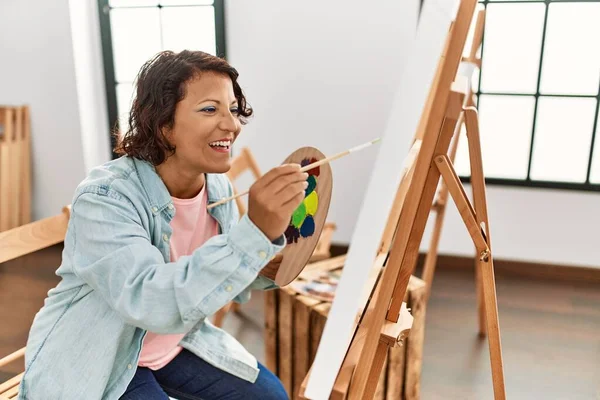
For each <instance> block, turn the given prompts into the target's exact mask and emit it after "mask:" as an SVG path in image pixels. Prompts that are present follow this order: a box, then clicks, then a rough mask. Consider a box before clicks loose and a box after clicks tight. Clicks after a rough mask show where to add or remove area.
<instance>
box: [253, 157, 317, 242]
mask: <svg viewBox="0 0 600 400" xmlns="http://www.w3.org/2000/svg"><path fill="white" fill-rule="evenodd" d="M300 168H301V167H300V165H298V164H284V165H281V166H279V167H275V168H273V169H272V170H270V171H269V172H267V173H266V174H265V175H263V176H262V177H260V178H259V179H258V180H257V181H256V182H254V184H253V185H252V186H251V187H250V193H249V196H248V217H249V218H250V220H251V221H252V222H253V223H254V225H256V226H257V227H258V228H259V229H260V230H261V231H262V232H263V233H264V234H265V236H266V237H267V238H269V240H271V241H273V240H275V239H277V238H278V237H279V236H281V234H282V233H283V232H285V230H286V229H287V227H288V225H289V223H290V218H291V217H292V214H293V212H294V211H295V210H296V208H298V206H299V205H300V203H302V200H304V190H305V189H306V188H307V186H308V183H307V182H306V179H307V178H308V174H307V173H306V172H300Z"/></svg>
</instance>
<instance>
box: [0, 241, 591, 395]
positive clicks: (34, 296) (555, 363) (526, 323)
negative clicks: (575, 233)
mask: <svg viewBox="0 0 600 400" xmlns="http://www.w3.org/2000/svg"><path fill="white" fill-rule="evenodd" d="M60 250H61V249H60V247H54V248H51V249H48V250H44V251H40V252H38V253H36V254H34V255H31V256H28V257H24V258H22V259H19V260H16V261H13V262H9V263H5V264H0V321H1V322H0V356H3V355H6V354H8V353H9V352H11V351H14V350H16V349H18V348H20V347H21V346H23V345H24V344H25V341H26V338H27V332H28V329H29V326H30V324H31V321H32V320H33V316H34V315H35V313H36V312H37V310H39V308H40V307H41V306H42V304H43V299H44V297H45V296H46V293H47V291H48V290H49V289H50V288H51V287H53V286H54V285H55V284H56V282H57V279H58V278H57V277H56V276H55V275H54V271H55V269H56V267H57V266H58V264H59V260H60ZM496 285H497V290H498V301H499V312H500V326H501V332H502V346H503V355H504V369H505V376H506V388H507V398H508V399H511V400H512V399H527V400H530V399H564V400H580V399H581V400H583V399H586V400H588V399H592V400H593V399H600V284H598V283H565V282H558V281H555V280H554V281H550V280H547V281H539V280H533V279H531V278H521V277H517V276H513V275H507V276H504V275H501V276H497V277H496ZM474 294H475V291H474V286H473V276H472V274H471V273H470V272H469V271H465V270H459V269H451V268H446V269H445V268H440V269H438V272H437V275H436V278H435V282H434V287H433V294H432V297H431V299H430V302H429V305H428V308H427V323H426V331H425V353H424V360H423V374H422V384H421V386H422V388H421V389H422V397H421V398H422V399H424V400H433V399H461V400H463V399H476V400H480V399H492V398H493V395H492V384H491V372H490V365H489V358H488V352H487V351H488V349H487V341H486V340H485V339H480V338H479V337H478V336H477V334H476V329H477V327H476V321H477V320H476V314H475V296H474ZM225 329H227V330H228V331H229V332H231V333H232V334H234V335H235V336H236V337H238V338H239V340H240V341H241V342H242V343H243V344H244V345H245V346H246V347H247V348H248V350H250V351H251V352H252V353H254V354H255V355H256V356H257V358H258V359H259V361H263V360H264V346H263V343H262V296H261V295H260V293H257V294H256V295H255V296H254V297H253V299H252V301H251V302H250V303H248V304H245V305H244V306H243V307H242V314H241V315H231V316H228V317H227V318H226V320H225ZM19 367H20V366H19V365H16V364H15V365H13V366H11V367H10V368H7V369H5V370H4V371H0V381H1V380H3V379H4V378H7V377H8V376H9V375H10V373H12V372H14V371H16V370H17V369H18V368H19Z"/></svg>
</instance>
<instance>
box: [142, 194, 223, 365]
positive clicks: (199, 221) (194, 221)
mask: <svg viewBox="0 0 600 400" xmlns="http://www.w3.org/2000/svg"><path fill="white" fill-rule="evenodd" d="M205 188H206V185H204V187H203V188H202V190H201V191H200V193H198V195H197V196H196V197H194V198H192V199H177V198H175V197H173V198H172V199H173V205H174V206H175V217H174V218H173V219H172V220H171V228H172V229H173V233H172V235H171V242H170V245H171V261H177V259H178V258H179V257H181V256H186V255H190V254H192V253H193V251H194V249H196V248H198V247H200V246H202V245H203V244H204V242H206V241H207V240H208V239H210V238H211V237H212V236H214V235H216V234H217V233H218V224H217V221H216V220H215V219H214V218H213V217H212V216H211V215H210V214H209V213H208V210H207V209H206V206H207V199H208V193H207V192H206V190H205ZM184 336H185V335H184V334H173V335H159V334H156V333H152V332H148V333H147V334H146V337H145V338H144V344H143V346H142V352H141V354H140V360H139V362H138V365H139V366H141V367H147V368H150V369H152V370H158V369H160V368H162V367H164V366H165V365H167V364H168V363H169V362H170V361H171V360H172V359H174V358H175V357H176V356H177V354H179V352H180V351H181V349H182V347H181V346H179V341H180V340H181V339H183V337H184Z"/></svg>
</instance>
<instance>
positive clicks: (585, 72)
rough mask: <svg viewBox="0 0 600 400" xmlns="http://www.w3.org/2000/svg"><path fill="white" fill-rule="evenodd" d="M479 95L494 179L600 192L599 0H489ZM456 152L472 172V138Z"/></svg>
mask: <svg viewBox="0 0 600 400" xmlns="http://www.w3.org/2000/svg"><path fill="white" fill-rule="evenodd" d="M481 4H482V5H483V6H485V7H486V24H485V32H484V38H483V44H482V50H481V51H482V67H481V73H480V74H479V76H477V77H475V79H474V82H473V84H474V85H473V86H474V91H475V92H476V95H477V102H478V109H479V119H480V130H481V137H482V153H483V161H484V172H485V175H486V177H487V181H488V182H489V183H492V184H508V185H518V186H533V187H550V188H565V189H577V190H593V191H600V144H599V142H600V139H597V138H598V137H599V136H600V135H597V134H596V132H597V130H598V125H599V123H598V122H599V117H598V100H599V91H600V47H599V46H598V45H597V43H596V42H597V40H598V37H600V24H598V21H600V0H587V1H569V0H562V1H559V0H545V1H539V0H537V1H536V0H512V1H509V0H499V1H493V0H485V1H482V2H481ZM463 139H464V138H462V139H461V142H462V143H461V146H460V147H459V153H458V154H457V159H456V168H457V171H458V173H459V175H461V177H462V178H463V179H464V180H467V178H468V175H469V173H470V172H469V166H468V149H467V146H466V140H463Z"/></svg>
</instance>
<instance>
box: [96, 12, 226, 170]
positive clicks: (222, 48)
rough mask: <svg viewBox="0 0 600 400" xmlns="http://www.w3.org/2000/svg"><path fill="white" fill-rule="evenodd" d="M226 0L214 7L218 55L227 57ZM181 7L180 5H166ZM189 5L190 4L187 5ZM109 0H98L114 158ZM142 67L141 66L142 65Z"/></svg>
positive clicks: (114, 94) (115, 123) (115, 124)
mask: <svg viewBox="0 0 600 400" xmlns="http://www.w3.org/2000/svg"><path fill="white" fill-rule="evenodd" d="M224 3H225V0H214V3H213V7H214V10H215V42H216V43H215V44H216V51H217V56H218V57H221V58H226V56H227V48H226V44H225V43H226V40H225V4H224ZM152 7H156V8H159V9H160V8H162V7H163V6H161V5H157V6H151V7H149V6H131V7H115V8H152ZM166 7H179V6H171V5H169V6H166ZM187 7H189V6H187ZM111 8H112V7H111V6H110V5H109V0H98V16H99V19H100V38H101V43H102V59H103V63H104V82H105V93H106V106H107V111H108V126H109V132H108V134H109V136H110V148H111V153H112V158H113V159H115V158H117V157H119V156H118V155H117V154H116V153H115V152H114V148H115V147H116V138H115V137H114V135H113V134H112V133H113V132H114V130H115V129H117V128H118V123H119V118H118V116H119V112H118V108H117V83H118V82H117V80H116V77H115V64H114V56H113V48H112V30H111V26H110V10H111ZM140 67H141V66H140Z"/></svg>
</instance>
